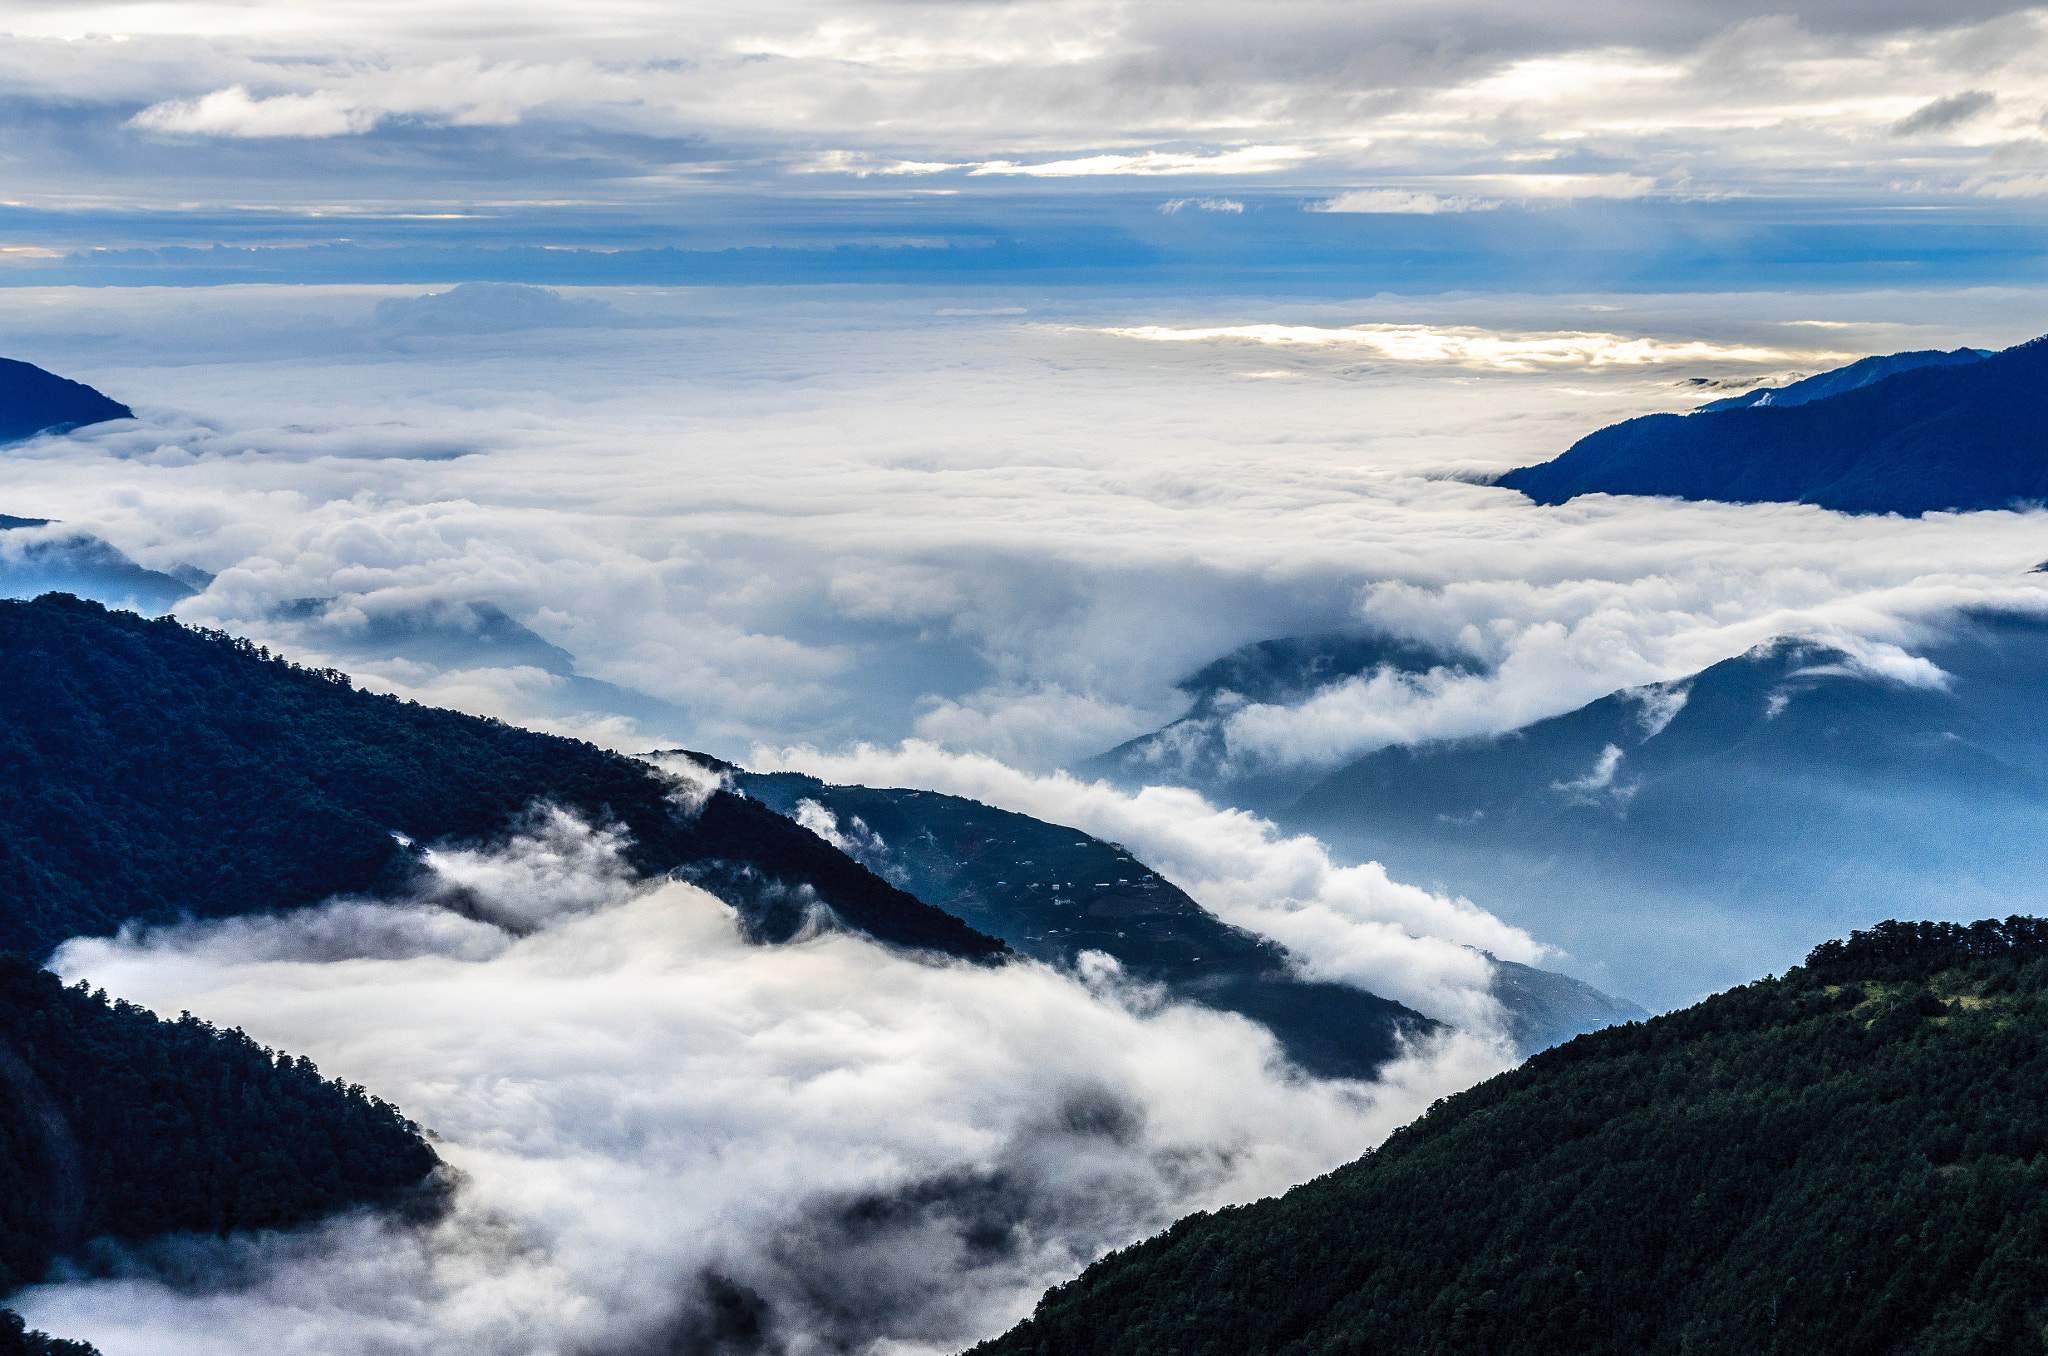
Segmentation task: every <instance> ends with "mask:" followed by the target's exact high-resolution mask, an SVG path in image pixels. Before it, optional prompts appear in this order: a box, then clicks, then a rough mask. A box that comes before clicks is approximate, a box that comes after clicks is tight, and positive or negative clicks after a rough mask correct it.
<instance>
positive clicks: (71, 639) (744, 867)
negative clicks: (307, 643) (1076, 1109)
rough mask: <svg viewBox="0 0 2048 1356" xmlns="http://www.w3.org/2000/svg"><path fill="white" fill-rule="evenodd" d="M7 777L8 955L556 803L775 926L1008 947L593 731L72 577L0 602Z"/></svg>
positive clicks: (460, 834) (968, 950)
mask: <svg viewBox="0 0 2048 1356" xmlns="http://www.w3.org/2000/svg"><path fill="white" fill-rule="evenodd" d="M0 781H4V782H5V783H6V784H7V785H8V786H9V787H10V788H11V789H12V790H13V792H14V794H12V795H10V796H7V797H4V798H0V899H4V901H5V903H4V908H0V949H11V950H18V951H25V952H29V953H31V954H42V953H45V952H47V951H48V950H49V948H51V947H53V946H54V945H56V944H57V943H58V942H60V941H62V940H63V939H64V938H66V937H70V936H74V935H78V934H81V933H107V932H111V931H113V930H114V929H115V928H116V927H118V926H119V925H120V924H121V923H122V922H124V921H127V920H129V919H140V920H142V921H145V922H167V921H171V920H174V919H177V918H179V917H181V916H186V915H196V916H199V917H217V916H222V915H229V914H238V913H250V912H259V911H264V910H273V909H288V908H294V907H298V906H301V905H306V904H312V903H316V902H318V901H319V900H321V899H324V898H327V897H328V896H330V895H334V894H338V893H362V894H377V893H388V892H390V891H393V890H398V889H402V888H403V887H404V886H405V884H406V883H407V881H408V879H409V878H410V877H411V875H412V874H413V873H414V872H415V871H416V870H417V869H418V865H419V862H420V850H419V849H418V848H417V847H416V846H415V844H417V843H425V842H434V841H437V840H456V841H485V840H490V839H493V838H495V837H498V836H501V835H503V834H504V833H505V832H506V831H507V830H508V829H509V828H510V827H512V826H513V825H515V824H516V823H517V822H518V821H519V820H520V818H521V817H522V816H523V815H524V814H526V813H527V812H528V811H529V809H530V808H531V807H532V806H533V805H534V804H535V803H536V802H541V801H551V802H554V803H557V804H560V805H562V806H565V807H568V808H571V809H574V810H576V811H578V812H579V813H581V814H583V815H584V816H586V817H588V818H590V819H593V820H596V821H604V822H615V823H617V824H619V825H621V826H623V827H624V828H625V829H627V830H628V831H629V832H630V833H631V835H632V846H631V849H630V858H631V860H632V862H633V864H634V865H635V866H636V867H637V868H639V869H640V870H642V871H645V872H649V873H654V872H664V871H670V870H678V869H682V870H685V871H687V872H688V873H690V874H691V875H692V877H693V878H695V879H698V880H699V881H700V882H701V883H703V884H705V885H706V886H707V888H710V889H713V890H714V891H715V892H717V893H720V894H721V895H723V896H724V897H725V898H727V899H728V900H730V901H731V902H733V903H734V904H735V905H736V907H738V908H739V909H740V910H741V913H742V916H743V918H744V919H745V920H746V922H747V923H748V925H749V926H750V927H751V928H752V929H753V931H754V932H755V934H756V935H757V936H759V937H761V938H763V939H765V940H781V939H784V938H787V937H789V936H791V935H792V934H794V933H795V932H796V931H797V930H798V929H799V928H800V927H801V926H802V925H803V924H804V922H805V921H806V919H807V918H808V916H809V913H810V910H811V905H812V903H813V902H814V901H815V902H819V903H823V904H824V905H827V906H829V907H830V908H831V909H832V910H833V911H834V912H836V913H837V914H838V916H839V917H840V918H842V919H843V920H844V921H846V922H847V923H849V924H850V925H852V926H854V927H857V928H861V929H863V930H865V931H866V932H868V933H870V934H871V935H873V936H875V937H877V938H879V939H881V940H883V941H887V942H893V943H897V944H900V945H904V946H914V947H928V948H931V949H935V950H941V951H947V952H951V953H952V954H955V955H961V956H992V955H995V954H999V953H1000V952H1001V951H1002V949H1003V948H1002V943H1000V942H998V941H996V940H995V939H993V938H989V937H984V936H982V935H981V934H980V933H977V932H975V931H974V930H973V929H971V928H969V927H967V926H966V925H965V924H963V923H961V922H960V921H959V920H958V919H956V918H953V917H951V916H949V915H947V914H945V913H943V912H942V911H940V910H938V909H934V908H932V907H930V906H929V905H926V904H924V903H921V902H920V901H918V900H917V899H915V898H913V897H912V896H910V895H908V894H906V893H904V892H903V891H901V890H898V889H895V888H894V887H892V886H890V885H888V884H887V883H886V882H884V881H882V880H880V879H878V878H877V877H875V876H874V875H873V874H871V873H870V872H868V871H867V870H866V869H865V868H864V867H862V866H860V865H859V864H858V863H856V862H854V861H853V860H851V859H850V858H848V857H847V856H845V854H843V853H841V852H839V851H837V850H836V849H834V848H833V847H831V846H830V845H829V844H827V843H826V842H824V841H823V840H822V839H820V838H818V837H817V836H816V835H815V834H812V833H810V832H808V831H807V830H805V829H802V828H800V827H798V826H797V825H795V824H792V823H790V822H789V821H787V820H785V819H783V818H782V817H781V816H780V815H777V814H775V813H774V812H772V811H770V810H769V809H767V808H766V807H765V806H761V805H757V804H754V803H752V802H750V801H748V800H746V799H744V798H743V797H740V796H736V795H733V794H731V793H730V792H727V791H722V790H721V791H716V792H714V793H712V794H711V795H710V796H709V797H708V798H707V799H705V800H703V802H702V804H701V807H696V808H686V807H685V806H684V805H682V804H680V803H678V801H677V800H675V799H672V798H671V787H670V785H669V784H668V783H667V782H665V781H664V780H661V779H660V778H658V777H657V776H656V775H655V773H654V770H653V769H652V768H650V767H649V766H648V765H646V764H644V763H640V762H636V761H634V760H632V759H629V758H622V757H620V756H618V755H616V754H612V753H607V752H605V751H604V750H602V749H598V748H595V747H593V746H592V745H589V744H584V743H580V742H578V741H576V740H572V739H562V738H558V737H555V736H552V735H543V734H535V733H532V732H530V731H527V730H520V729H515V728H513V727H511V726H508V725H505V724H503V723H501V722H498V721H494V720H485V719H480V718H478V717H475V716H466V715H462V714H460V713H458V712H454V711H443V710H437V709H435V708H432V707H425V706H419V705H416V704H414V703H411V702H405V701H400V700H398V699H396V698H392V697H385V696H378V695H375V694H372V693H367V692H358V691H355V690H354V689H353V688H351V687H350V685H349V683H348V681H347V679H346V678H345V677H343V676H342V675H340V674H338V673H332V672H312V671H308V670H304V669H300V668H297V667H295V666H293V665H291V664H288V663H286V662H284V661H283V660H281V659H272V658H270V657H269V656H268V655H267V654H266V653H264V652H262V651H260V650H258V649H257V648H256V647H255V646H253V645H251V644H249V643H248V642H246V641H237V640H234V639H232V638H230V637H228V636H225V635H221V634H218V633H209V632H200V631H194V630H190V629H188V628H186V627H183V626H180V625H178V624H177V623H176V622H174V621H169V620H161V621H145V620H144V619H143V618H141V617H138V616H136V615H134V614H133V613H123V612H109V611H107V610H106V609H104V608H102V607H100V606H98V605H97V604H93V603H84V602H80V601H79V600H77V599H75V598H70V597H66V596H64V595H60V594H52V595H46V596H44V597H42V598H38V599H36V600H34V601H33V602H0ZM395 835H403V839H401V838H400V837H397V836H395ZM404 840H410V841H404Z"/></svg>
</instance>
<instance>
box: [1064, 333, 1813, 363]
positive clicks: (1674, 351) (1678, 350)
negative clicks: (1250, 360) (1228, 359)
mask: <svg viewBox="0 0 2048 1356" xmlns="http://www.w3.org/2000/svg"><path fill="white" fill-rule="evenodd" d="M1102 333H1104V334H1112V335H1116V336H1119V337H1121V338H1126V339H1142V340H1147V341H1150V342H1155V343H1180V344H1197V343H1211V342H1216V341H1219V340H1224V341H1228V340H1240V341H1244V342H1247V343H1254V344H1272V345H1279V346H1288V345H1301V346H1307V347H1343V348H1356V349H1359V350H1362V351H1364V352H1367V353H1370V354H1372V355H1373V356H1375V357H1380V358H1386V359H1389V360H1391V361H1394V362H1403V363H1447V364H1455V365H1461V366H1469V367H1476V368H1492V369H1497V370H1500V371H1508V372H1531V371H1538V370H1546V371H1548V370H1567V369H1570V368H1575V367H1606V366H1624V367H1641V366H1646V365H1655V364H1664V363H1682V362H1725V363H1759V364H1769V365H1772V366H1783V365H1785V364H1788V363H1794V362H1809V363H1810V362H1818V363H1831V362H1841V361H1847V359H1848V356H1849V355H1845V354H1840V353H1829V352H1825V351H1821V350H1810V349H1809V350H1794V349H1778V348H1761V347H1756V346H1752V345H1741V344H1714V343H1708V342H1705V341H1703V340H1696V339H1695V340H1680V341H1673V340H1664V339H1645V338H1632V337H1629V336H1627V335H1620V334H1603V333H1599V332H1567V333H1560V334H1540V335H1512V334H1497V333H1489V332H1487V331H1484V330H1470V329H1457V330H1453V329H1427V328H1423V327H1420V326H1414V325H1348V326H1344V327H1342V328H1335V329H1331V328H1323V327H1320V326H1314V325H1217V326H1210V327H1206V328H1197V329H1175V328H1171V327H1168V326H1164V325H1131V326H1122V327H1115V328H1109V329H1105V330H1103V331H1102Z"/></svg>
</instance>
